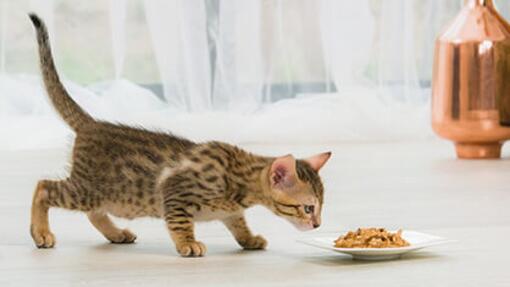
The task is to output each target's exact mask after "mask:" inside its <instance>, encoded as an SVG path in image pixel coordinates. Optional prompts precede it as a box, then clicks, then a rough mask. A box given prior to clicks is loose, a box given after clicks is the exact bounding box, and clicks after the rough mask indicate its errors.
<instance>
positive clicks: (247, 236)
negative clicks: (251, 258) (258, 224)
mask: <svg viewBox="0 0 510 287" xmlns="http://www.w3.org/2000/svg"><path fill="white" fill-rule="evenodd" d="M223 224H225V226H226V227H227V228H228V230H229V231H230V233H232V235H234V238H235V239H236V241H237V243H239V245H241V247H243V248H244V249H246V250H257V249H265V248H266V246H267V241H266V239H264V237H262V236H260V235H253V234H252V233H251V231H250V229H249V228H248V225H247V224H246V220H245V219H244V215H242V214H236V215H233V216H230V217H227V218H226V219H224V220H223Z"/></svg>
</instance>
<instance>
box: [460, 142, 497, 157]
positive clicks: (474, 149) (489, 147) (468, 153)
mask: <svg viewBox="0 0 510 287" xmlns="http://www.w3.org/2000/svg"><path fill="white" fill-rule="evenodd" d="M501 145H502V143H500V142H488V143H455V150H456V151H457V157H458V158H462V159H490V158H494V159H496V158H500V157H501Z"/></svg>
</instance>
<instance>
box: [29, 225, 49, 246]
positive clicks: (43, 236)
mask: <svg viewBox="0 0 510 287" xmlns="http://www.w3.org/2000/svg"><path fill="white" fill-rule="evenodd" d="M30 235H32V239H34V243H35V245H36V246H37V248H53V246H55V235H53V233H51V231H49V230H48V229H47V228H36V227H34V226H33V225H32V226H30Z"/></svg>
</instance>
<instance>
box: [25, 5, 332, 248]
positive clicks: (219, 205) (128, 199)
mask: <svg viewBox="0 0 510 287" xmlns="http://www.w3.org/2000/svg"><path fill="white" fill-rule="evenodd" d="M30 18H31V20H32V22H33V24H34V26H35V29H36V31H37V40H38V44H39V54H40V64H41V69H42V75H43V79H44V83H45V86H46V89H47V93H48V95H49V97H50V99H51V102H52V103H53V105H54V107H55V108H56V110H57V111H58V113H59V114H60V115H61V117H62V118H63V119H64V120H65V121H66V122H67V123H68V124H69V126H70V127H71V128H72V129H73V130H74V131H75V132H76V139H75V142H74V148H73V152H72V170H71V174H70V176H69V177H68V178H67V179H64V180H58V181H57V180H41V181H39V182H38V184H37V187H36V190H35V192H34V196H33V202H32V217H31V221H32V222H31V225H30V232H31V235H32V238H33V240H34V242H35V244H36V245H37V247H39V248H51V247H53V246H54V245H55V237H54V235H53V234H52V233H51V231H50V227H49V222H48V210H49V208H50V207H61V208H66V209H70V210H79V211H83V212H85V213H86V214H87V216H88V218H89V220H90V222H91V223H92V225H94V227H96V228H97V229H98V230H99V231H100V232H101V233H102V234H103V235H104V236H105V237H106V238H107V239H108V240H109V241H111V242H113V243H132V242H134V241H135V239H136V235H135V234H133V233H132V232H131V231H129V230H127V229H120V228H118V227H116V226H115V225H114V223H113V222H112V221H111V219H110V217H109V215H113V216H117V217H123V218H128V219H133V218H136V217H144V216H149V217H155V218H162V219H164V220H165V222H166V226H167V228H168V230H169V232H170V236H171V238H172V239H173V241H174V243H175V246H176V249H177V251H178V252H179V254H180V255H182V256H185V257H188V256H203V255H204V254H205V252H206V247H205V245H204V244H203V243H201V242H199V241H197V240H196V239H195V235H194V232H193V227H194V223H195V222H198V221H208V220H221V221H222V222H223V223H224V224H225V226H226V227H227V229H228V230H230V232H231V233H232V235H233V236H234V237H235V239H236V241H237V242H238V243H239V245H241V246H242V247H243V248H244V249H264V248H265V247H266V244H267V242H266V240H265V239H264V238H263V237H261V236H259V235H253V234H252V233H251V231H250V229H249V228H248V226H247V224H246V221H245V218H244V215H243V211H244V210H245V209H246V208H249V207H251V206H253V205H257V204H259V205H263V206H265V207H267V208H268V209H270V210H271V211H272V212H274V213H275V214H276V215H278V216H281V217H283V218H285V219H287V220H289V221H290V222H291V223H293V224H294V225H295V226H297V227H298V228H300V229H303V230H308V229H313V228H317V227H319V225H320V223H321V208H322V203H323V186H322V182H321V179H320V177H319V175H318V171H319V169H320V168H321V167H322V166H323V165H324V164H325V163H326V161H327V160H328V159H329V157H330V156H331V153H329V152H328V153H321V154H319V155H316V156H312V157H310V158H308V159H304V160H296V159H294V157H292V156H291V155H287V156H282V157H276V158H272V157H264V156H258V155H254V154H252V153H249V152H246V151H244V150H242V149H240V148H238V147H235V146H232V145H229V144H226V143H221V142H207V143H194V142H192V141H189V140H186V139H183V138H180V137H177V136H174V135H172V134H165V133H158V132H151V131H147V130H143V129H137V128H132V127H127V126H123V125H117V124H112V123H107V122H101V121H96V120H94V119H93V118H92V117H91V116H90V115H89V114H87V113H86V112H85V111H84V110H83V109H82V108H81V107H80V106H79V105H78V104H77V103H76V102H75V101H74V100H73V99H72V98H71V97H70V96H69V95H68V93H67V91H66V90H65V88H64V86H63V85H62V83H61V82H60V79H59V76H58V74H57V71H56V68H55V64H54V62H53V58H52V55H51V49H50V46H49V41H48V33H47V29H46V27H45V25H44V23H43V22H42V21H41V19H40V18H39V17H38V16H36V15H34V14H31V15H30Z"/></svg>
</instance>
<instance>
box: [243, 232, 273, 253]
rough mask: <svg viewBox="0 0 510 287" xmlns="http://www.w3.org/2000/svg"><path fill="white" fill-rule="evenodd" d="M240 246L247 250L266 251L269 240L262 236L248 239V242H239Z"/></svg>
mask: <svg viewBox="0 0 510 287" xmlns="http://www.w3.org/2000/svg"><path fill="white" fill-rule="evenodd" d="M239 244H240V245H241V246H242V247H243V249H245V250H259V249H266V246H267V240H266V239H265V238H264V237H262V236H260V235H257V236H252V237H250V238H248V239H247V240H243V241H241V242H239Z"/></svg>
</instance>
